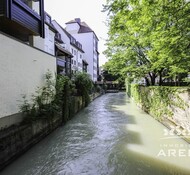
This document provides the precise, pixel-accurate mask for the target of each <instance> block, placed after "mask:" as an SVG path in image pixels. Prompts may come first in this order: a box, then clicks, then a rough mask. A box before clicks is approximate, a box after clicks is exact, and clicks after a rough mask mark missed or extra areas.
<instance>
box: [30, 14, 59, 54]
mask: <svg viewBox="0 0 190 175" xmlns="http://www.w3.org/2000/svg"><path fill="white" fill-rule="evenodd" d="M44 16H45V25H44V28H45V38H42V37H40V36H31V37H30V45H32V46H34V47H36V48H38V49H40V50H43V51H45V52H46V53H49V54H51V55H55V34H56V30H55V28H54V27H53V26H52V24H51V16H50V15H48V14H47V13H45V15H44Z"/></svg>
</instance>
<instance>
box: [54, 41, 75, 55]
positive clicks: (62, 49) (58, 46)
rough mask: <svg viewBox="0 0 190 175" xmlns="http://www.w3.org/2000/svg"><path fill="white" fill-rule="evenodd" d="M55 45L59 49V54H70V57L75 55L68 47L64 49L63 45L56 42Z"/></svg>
mask: <svg viewBox="0 0 190 175" xmlns="http://www.w3.org/2000/svg"><path fill="white" fill-rule="evenodd" d="M55 47H56V48H57V50H58V55H57V56H68V57H70V58H72V57H73V55H72V54H71V53H70V52H69V51H68V50H66V49H64V48H63V47H62V46H60V45H59V44H55Z"/></svg>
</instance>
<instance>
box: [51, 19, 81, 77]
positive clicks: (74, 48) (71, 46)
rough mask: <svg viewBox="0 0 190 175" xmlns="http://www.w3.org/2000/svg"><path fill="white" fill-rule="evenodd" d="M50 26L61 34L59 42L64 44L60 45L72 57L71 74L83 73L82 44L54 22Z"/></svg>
mask: <svg viewBox="0 0 190 175" xmlns="http://www.w3.org/2000/svg"><path fill="white" fill-rule="evenodd" d="M52 24H53V26H54V27H55V29H56V30H57V31H58V32H59V33H60V34H61V40H62V41H63V42H64V44H62V47H63V48H64V49H66V50H68V51H70V52H71V53H72V55H73V57H72V60H71V69H72V73H76V72H77V71H79V72H82V71H83V66H82V61H83V58H84V51H83V48H82V44H81V43H80V42H78V41H77V40H76V39H75V38H74V37H73V36H72V35H71V34H69V33H68V32H67V31H66V30H65V29H64V28H63V27H62V26H61V25H60V24H58V23H57V22H56V21H55V20H53V21H52Z"/></svg>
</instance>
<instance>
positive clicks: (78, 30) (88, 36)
mask: <svg viewBox="0 0 190 175" xmlns="http://www.w3.org/2000/svg"><path fill="white" fill-rule="evenodd" d="M66 31H67V32H69V33H70V34H71V35H72V36H73V37H75V38H76V39H77V40H78V41H79V42H80V43H81V44H82V47H83V50H84V52H85V54H84V57H85V58H86V61H87V63H88V73H89V74H90V76H91V78H92V80H93V81H94V82H95V81H97V78H98V74H99V69H98V67H99V52H98V41H99V40H98V37H97V36H96V34H95V32H94V31H93V30H92V29H91V28H90V27H89V26H88V25H87V24H86V23H85V22H81V20H80V18H76V19H74V20H71V21H69V22H67V23H66Z"/></svg>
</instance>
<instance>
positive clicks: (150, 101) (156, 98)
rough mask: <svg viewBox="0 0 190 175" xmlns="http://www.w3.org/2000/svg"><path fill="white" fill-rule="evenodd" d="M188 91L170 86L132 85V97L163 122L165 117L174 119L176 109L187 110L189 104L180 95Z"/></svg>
mask: <svg viewBox="0 0 190 175" xmlns="http://www.w3.org/2000/svg"><path fill="white" fill-rule="evenodd" d="M184 91H187V89H184V88H179V87H170V86H149V87H145V86H141V85H138V84H131V85H130V92H128V94H131V97H132V98H133V99H134V100H135V102H136V103H137V104H139V105H140V106H141V108H142V109H143V110H144V111H145V112H147V113H149V114H151V115H153V116H154V117H155V118H156V119H157V120H159V121H161V120H163V118H164V117H172V116H173V114H174V110H175V108H176V107H178V108H180V109H183V110H184V109H185V107H187V106H188V104H187V103H186V102H185V101H184V100H183V99H181V97H180V95H179V94H180V93H182V92H184Z"/></svg>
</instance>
